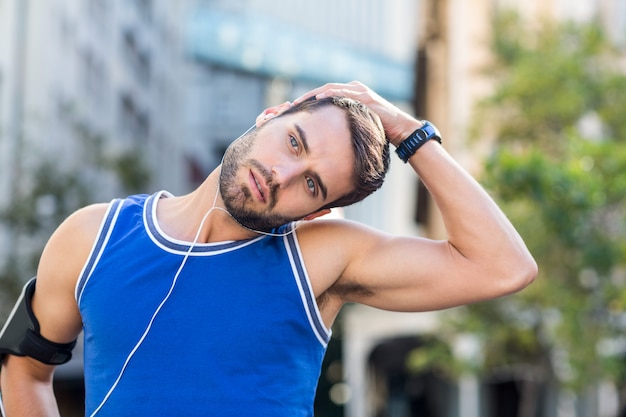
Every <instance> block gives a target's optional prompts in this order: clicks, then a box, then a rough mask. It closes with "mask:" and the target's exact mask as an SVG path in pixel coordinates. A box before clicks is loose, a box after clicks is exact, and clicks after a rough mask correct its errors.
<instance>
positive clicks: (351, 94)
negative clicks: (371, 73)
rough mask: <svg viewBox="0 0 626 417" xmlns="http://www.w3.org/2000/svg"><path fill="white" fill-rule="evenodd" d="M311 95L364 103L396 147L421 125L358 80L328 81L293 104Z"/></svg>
mask: <svg viewBox="0 0 626 417" xmlns="http://www.w3.org/2000/svg"><path fill="white" fill-rule="evenodd" d="M313 96H315V97H316V98H324V97H331V96H343V97H348V98H352V99H354V100H358V101H360V102H361V103H363V104H365V105H366V106H367V107H369V108H370V110H372V111H373V112H374V113H376V114H378V117H380V121H381V122H382V124H383V127H384V128H385V133H386V134H387V139H388V140H389V142H391V144H393V145H395V146H396V147H397V146H398V145H400V143H401V142H402V141H403V140H404V139H406V138H407V137H408V136H409V135H410V134H411V133H413V131H415V129H417V128H418V127H420V126H421V122H420V121H418V120H416V119H415V118H414V117H412V116H411V115H409V114H408V113H406V112H404V111H402V110H400V109H399V108H398V107H396V106H395V105H393V104H391V103H390V102H389V101H387V100H385V99H384V98H382V97H381V96H380V95H378V94H377V93H376V92H374V91H373V90H372V89H370V88H368V87H367V86H365V85H364V84H362V83H360V82H358V81H352V82H350V83H347V84H338V83H329V84H326V85H323V86H321V87H318V88H315V89H313V90H311V91H309V92H307V93H305V94H303V95H302V96H300V97H299V98H297V99H296V100H295V101H294V104H297V103H300V102H302V101H304V100H306V99H307V98H310V97H313Z"/></svg>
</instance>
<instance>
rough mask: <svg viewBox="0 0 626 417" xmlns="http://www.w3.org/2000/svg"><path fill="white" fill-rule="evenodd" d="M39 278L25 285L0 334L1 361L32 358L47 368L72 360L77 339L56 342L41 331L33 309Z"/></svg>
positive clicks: (32, 279)
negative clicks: (24, 357) (11, 357)
mask: <svg viewBox="0 0 626 417" xmlns="http://www.w3.org/2000/svg"><path fill="white" fill-rule="evenodd" d="M35 281H36V278H31V280H30V281H28V282H27V283H26V285H24V288H23V289H22V293H21V294H20V296H19V298H18V299H17V302H16V303H15V307H13V310H12V311H11V314H10V315H9V318H8V319H7V322H6V323H5V324H4V327H3V328H2V331H0V360H2V359H3V358H4V355H6V354H11V355H16V356H29V357H31V358H34V359H37V360H38V361H39V362H43V363H45V364H47V365H61V364H63V363H66V362H67V361H69V360H70V359H71V358H72V349H74V346H75V345H76V340H74V341H73V342H70V343H55V342H52V341H50V340H48V339H46V338H45V337H43V336H42V335H41V334H40V332H39V321H38V320H37V317H35V314H34V313H33V309H32V306H31V303H32V299H33V294H35Z"/></svg>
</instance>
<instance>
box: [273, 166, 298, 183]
mask: <svg viewBox="0 0 626 417" xmlns="http://www.w3.org/2000/svg"><path fill="white" fill-rule="evenodd" d="M301 171H302V169H301V167H300V166H299V164H297V163H294V162H286V161H285V162H283V163H277V164H275V165H274V166H273V167H272V176H273V179H274V182H275V183H276V184H277V185H278V187H280V188H285V187H287V186H288V185H289V184H291V183H292V182H293V181H294V180H295V179H296V178H297V177H298V176H300V174H301Z"/></svg>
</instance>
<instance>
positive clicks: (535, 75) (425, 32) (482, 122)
mask: <svg viewBox="0 0 626 417" xmlns="http://www.w3.org/2000/svg"><path fill="white" fill-rule="evenodd" d="M625 71H626V2H625V1H623V0H526V1H515V0H474V1H471V2H470V1H467V0H316V1H314V2H313V1H305V0H264V1H258V0H204V1H201V0H177V1H171V0H0V318H1V319H2V320H1V322H4V320H5V319H6V317H7V316H8V313H9V310H10V308H11V307H12V306H13V304H14V301H15V299H16V297H17V294H18V293H19V290H20V289H21V286H22V285H23V284H24V282H25V281H26V280H27V279H28V278H29V277H30V276H32V275H34V274H35V271H36V265H37V259H38V257H39V254H40V253H41V250H42V248H43V245H44V244H45V242H46V240H47V238H48V237H49V236H50V234H51V233H52V231H53V230H54V229H55V227H56V226H57V225H58V224H59V223H60V222H61V221H62V220H63V219H64V218H65V217H66V216H67V215H68V214H69V213H71V212H72V211H74V210H75V209H77V208H79V207H81V206H83V205H86V204H89V203H93V202H102V201H108V200H110V199H112V198H115V197H118V196H124V195H127V194H131V193H136V192H145V193H152V192H155V191H157V190H159V189H167V190H169V191H170V192H172V193H174V194H184V193H187V192H189V191H191V190H192V189H193V188H194V187H195V186H197V185H198V184H199V183H200V182H201V181H202V180H204V178H205V177H206V176H207V175H208V173H209V172H211V170H212V169H214V168H215V167H216V166H217V164H218V163H219V161H220V159H221V155H222V153H223V151H224V149H225V148H226V146H227V145H228V144H229V143H230V142H231V141H232V140H233V139H234V138H236V137H238V136H239V135H240V134H241V133H243V132H244V131H245V130H246V129H247V128H248V127H249V126H250V125H251V124H252V123H253V122H254V119H255V117H256V116H257V115H258V114H259V113H260V112H261V111H262V110H263V109H264V108H265V107H266V106H268V105H274V104H278V103H281V102H283V101H285V100H292V99H294V98H295V97H298V96H299V95H300V94H302V93H303V92H305V91H307V90H308V89H310V88H313V87H316V86H318V85H321V84H323V83H325V82H332V81H341V82H346V81H351V80H355V79H356V80H360V81H362V82H364V83H365V84H368V85H369V86H371V87H372V88H374V89H375V90H376V91H378V92H379V93H380V94H381V95H383V96H384V97H386V98H388V99H389V100H392V101H393V102H395V103H397V104H398V105H399V106H401V107H402V108H404V109H406V110H407V111H409V112H411V113H413V114H416V115H418V116H420V117H423V118H426V119H429V120H431V121H433V122H434V123H435V124H436V125H437V126H438V127H439V129H440V130H441V132H442V134H443V137H444V146H445V147H446V149H447V150H448V151H449V152H450V153H451V154H452V155H453V156H454V157H455V158H456V159H457V160H459V161H460V162H461V163H462V165H463V166H465V167H466V168H467V169H468V170H469V171H470V172H471V173H472V174H474V175H475V176H476V177H477V178H478V179H479V180H480V181H481V183H483V184H484V185H485V187H486V188H487V189H488V190H489V192H490V193H491V194H492V195H493V196H494V198H495V199H496V200H497V201H498V202H499V203H500V204H501V205H502V207H503V209H504V211H505V212H506V213H507V215H508V216H509V217H510V218H511V220H512V221H513V223H514V224H515V225H516V226H517V227H518V229H519V231H520V233H521V234H522V236H523V237H524V239H525V240H526V241H527V244H528V246H529V248H530V250H531V252H533V254H534V255H535V257H536V259H537V261H538V263H539V266H540V275H539V278H538V279H537V281H536V282H535V283H534V284H533V285H532V286H531V287H529V288H528V289H526V290H525V291H523V292H521V293H519V294H516V295H514V296H510V297H505V298H502V299H499V300H495V301H492V302H486V303H480V304H476V305H471V306H464V307H460V308H456V309H451V310H447V311H443V312H432V313H420V314H405V313H403V314H400V313H390V312H383V311H379V310H375V309H371V308H367V307H363V306H357V305H350V306H347V307H346V308H345V310H344V311H343V312H342V315H341V316H340V317H339V319H338V321H337V323H336V326H335V328H334V329H333V332H334V338H333V341H332V342H331V344H330V346H329V349H328V354H327V358H326V361H325V363H324V369H323V371H322V374H321V376H320V382H319V389H318V395H317V400H316V410H315V411H316V416H317V417H325V416H328V417H340V416H346V417H413V416H416V417H417V416H419V417H457V416H459V417H478V416H481V417H570V416H571V417H622V416H626V333H625V330H626V314H624V311H625V307H626V227H625V224H626V222H625V220H626V219H625V213H626V210H625V207H624V206H625V203H624V198H623V196H624V194H625V192H626V147H625V146H624V142H625V138H626V118H625V117H624V114H625V113H626V72H625ZM388 178H389V179H388V181H387V184H386V185H385V187H383V189H381V190H380V191H378V192H376V193H375V194H374V195H373V196H372V197H370V198H369V199H367V200H366V201H364V202H362V203H359V204H357V205H355V206H351V207H348V208H346V209H344V210H343V211H342V212H340V213H338V215H342V216H345V217H347V218H350V219H355V220H358V221H361V222H364V223H366V224H369V225H371V226H374V227H377V228H380V229H382V230H385V231H388V232H390V233H403V234H410V235H419V236H425V237H429V238H435V239H445V232H444V229H443V225H442V223H441V220H440V217H439V214H438V212H437V209H436V207H434V206H433V204H431V201H430V198H429V195H428V191H427V190H426V188H425V187H424V186H423V185H422V184H421V183H420V182H419V179H418V178H416V177H415V175H414V173H413V172H412V170H410V169H409V168H408V167H406V166H404V165H403V164H401V163H400V162H399V161H397V160H396V159H395V158H394V160H393V162H392V167H391V171H390V174H389V177H388ZM62 261H63V260H59V262H62ZM80 351H81V347H80V345H79V346H78V348H77V350H76V351H75V355H74V359H73V360H72V361H71V362H70V363H68V364H66V365H64V366H62V367H60V368H59V369H58V371H57V374H56V382H55V389H56V392H57V395H58V398H59V403H60V407H61V409H62V415H63V416H80V415H82V414H83V408H82V407H83V395H84V392H83V388H82V363H81V361H82V358H81V352H80ZM173 360H175V357H173ZM155 366H158V365H157V364H155ZM294 371H297V370H294ZM242 395H245V393H243V394H242Z"/></svg>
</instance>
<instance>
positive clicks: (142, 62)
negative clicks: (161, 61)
mask: <svg viewBox="0 0 626 417" xmlns="http://www.w3.org/2000/svg"><path fill="white" fill-rule="evenodd" d="M123 42H124V45H123V48H122V51H123V54H124V61H125V62H126V64H127V65H128V68H129V69H130V72H131V73H132V74H133V78H134V79H135V81H137V83H139V84H140V85H142V86H144V87H145V86H148V85H149V84H150V72H151V71H150V55H149V54H148V52H147V51H145V50H143V49H142V48H141V47H140V45H139V42H138V39H137V36H136V34H135V32H134V31H132V30H130V29H129V30H126V31H125V32H124V36H123Z"/></svg>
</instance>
